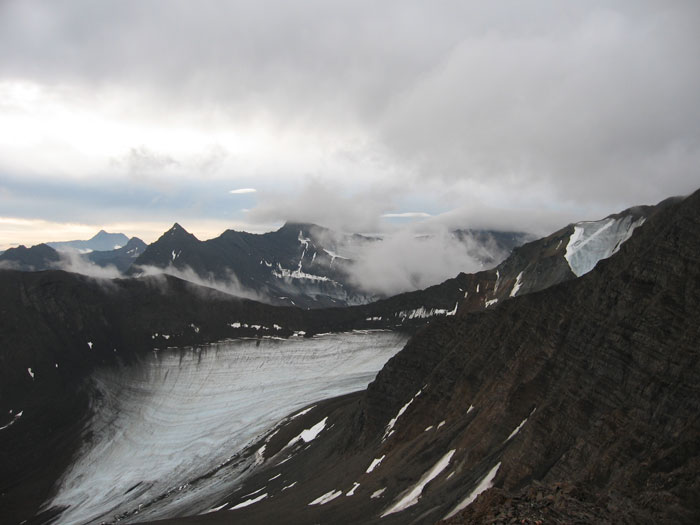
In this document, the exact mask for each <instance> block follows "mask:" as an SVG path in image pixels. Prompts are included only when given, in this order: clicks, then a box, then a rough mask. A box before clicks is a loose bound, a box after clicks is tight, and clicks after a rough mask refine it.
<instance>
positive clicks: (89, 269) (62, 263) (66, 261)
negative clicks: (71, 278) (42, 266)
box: [55, 251, 123, 279]
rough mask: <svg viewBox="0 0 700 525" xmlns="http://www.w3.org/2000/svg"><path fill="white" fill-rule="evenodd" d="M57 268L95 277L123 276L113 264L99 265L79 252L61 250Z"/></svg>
mask: <svg viewBox="0 0 700 525" xmlns="http://www.w3.org/2000/svg"><path fill="white" fill-rule="evenodd" d="M59 257H60V259H59V261H58V262H57V263H56V265H55V266H56V268H57V269H59V270H64V271H66V272H72V273H80V274H83V275H87V276H89V277H92V278H94V279H118V278H119V277H123V276H122V274H121V272H120V271H119V270H117V268H116V267H114V266H112V265H107V266H98V265H96V264H93V263H92V262H90V261H88V260H86V259H84V258H83V257H81V255H80V254H79V253H78V252H71V251H62V252H59Z"/></svg>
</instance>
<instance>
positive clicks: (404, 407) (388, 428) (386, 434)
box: [382, 390, 422, 441]
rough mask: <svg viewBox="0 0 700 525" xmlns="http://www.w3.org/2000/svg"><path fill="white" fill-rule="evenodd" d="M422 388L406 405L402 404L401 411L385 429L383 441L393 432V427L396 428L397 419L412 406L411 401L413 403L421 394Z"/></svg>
mask: <svg viewBox="0 0 700 525" xmlns="http://www.w3.org/2000/svg"><path fill="white" fill-rule="evenodd" d="M421 392H422V390H419V391H418V392H417V393H416V395H415V396H413V397H412V398H411V399H410V400H409V401H408V403H406V404H405V405H404V406H402V407H401V408H400V409H399V413H398V414H396V417H395V418H393V419H391V420H390V421H389V423H388V424H387V426H386V429H385V430H384V437H383V438H382V441H384V440H385V439H386V438H387V437H388V436H389V434H390V433H391V432H392V429H393V428H394V425H395V424H396V421H397V420H398V419H399V418H400V417H401V416H402V415H403V413H404V412H406V409H407V408H408V407H409V406H411V403H413V400H414V399H415V398H417V397H418V396H419V395H420V394H421Z"/></svg>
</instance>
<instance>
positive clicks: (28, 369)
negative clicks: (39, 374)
mask: <svg viewBox="0 0 700 525" xmlns="http://www.w3.org/2000/svg"><path fill="white" fill-rule="evenodd" d="M27 373H28V374H29V375H30V376H32V379H34V372H32V368H31V367H29V368H27Z"/></svg>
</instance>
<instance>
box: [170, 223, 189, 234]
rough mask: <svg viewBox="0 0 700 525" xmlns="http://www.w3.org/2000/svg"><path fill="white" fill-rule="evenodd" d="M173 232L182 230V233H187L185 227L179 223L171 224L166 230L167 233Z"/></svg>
mask: <svg viewBox="0 0 700 525" xmlns="http://www.w3.org/2000/svg"><path fill="white" fill-rule="evenodd" d="M175 232H183V233H189V232H188V231H187V230H186V229H185V228H183V227H182V226H180V224H179V223H177V222H176V223H175V224H173V225H172V226H171V227H170V229H169V230H168V233H175Z"/></svg>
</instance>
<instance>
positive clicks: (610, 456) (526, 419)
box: [181, 192, 700, 525]
mask: <svg viewBox="0 0 700 525" xmlns="http://www.w3.org/2000/svg"><path fill="white" fill-rule="evenodd" d="M699 253H700V192H698V193H696V194H694V195H692V196H691V197H688V198H687V199H685V200H684V201H682V202H680V203H668V204H667V205H665V206H663V207H662V208H661V209H660V210H658V212H656V213H654V214H652V215H651V216H650V217H649V219H648V220H647V222H646V223H645V224H644V225H643V226H642V227H640V228H639V229H638V230H637V232H636V233H635V235H633V236H632V238H631V239H630V240H629V241H628V242H627V243H625V244H624V245H623V246H622V247H621V249H620V251H619V253H617V254H616V255H615V256H614V257H612V258H610V259H609V260H606V261H603V262H601V263H599V264H598V266H597V267H596V268H595V269H594V270H593V271H592V272H590V273H589V274H587V275H585V276H584V277H582V278H580V279H575V280H570V281H567V282H564V283H561V284H559V285H556V286H552V287H550V288H548V289H546V290H543V291H539V292H534V293H530V294H526V295H523V296H519V295H518V296H516V297H514V298H512V299H510V300H507V301H503V303H501V304H498V305H496V306H494V307H493V308H488V309H486V310H483V311H481V312H471V313H467V312H466V311H465V313H464V314H458V315H455V316H447V317H441V318H439V319H435V320H433V322H432V323H430V324H429V325H428V326H427V327H425V328H423V329H422V330H420V331H419V332H418V333H417V334H416V335H415V336H414V337H413V338H412V339H411V340H410V341H409V343H408V344H407V345H406V347H405V348H404V350H402V351H401V352H399V353H398V354H397V355H396V356H395V357H393V358H392V359H391V360H390V361H389V362H388V363H387V365H386V366H385V367H384V368H383V370H382V371H381V372H380V373H379V374H378V376H377V378H376V379H375V381H374V382H373V383H371V384H370V386H369V388H368V389H367V391H366V392H365V393H364V394H357V395H353V396H347V397H346V398H344V399H340V400H336V401H334V402H333V403H328V404H325V405H321V406H318V407H316V408H315V409H314V410H313V411H311V412H310V413H309V414H307V415H306V416H304V417H302V418H298V419H295V420H293V421H291V422H289V423H287V424H285V425H283V426H282V428H280V429H277V432H280V433H282V434H283V435H284V436H285V437H286V436H290V435H294V434H295V433H298V432H299V431H300V430H303V429H305V428H312V427H313V425H316V424H318V422H319V421H324V423H325V427H324V430H323V432H321V433H320V434H319V435H318V436H317V437H316V438H315V439H314V440H313V441H312V442H311V443H309V444H308V445H307V446H305V447H303V448H301V449H300V450H298V451H295V452H294V453H293V454H291V455H290V456H289V457H288V458H286V457H283V456H281V455H278V454H279V452H278V451H276V450H274V449H271V450H270V451H269V452H268V451H266V453H265V458H264V461H263V463H262V465H260V466H259V467H258V472H256V473H255V474H254V475H252V476H251V477H250V478H249V479H247V480H246V481H245V483H244V484H243V485H242V486H241V487H240V488H239V490H237V491H236V492H234V493H232V494H230V495H229V496H228V497H226V498H222V499H221V500H220V501H218V502H216V506H217V507H220V510H218V511H216V512H212V513H211V514H206V515H202V516H197V517H192V518H187V519H183V520H182V521H181V522H182V523H226V522H228V521H230V520H231V519H240V520H241V522H245V523H299V524H302V523H335V524H343V523H348V524H350V523H367V524H371V523H382V524H389V525H392V524H403V523H416V524H432V523H437V522H439V521H440V520H443V519H446V518H448V519H449V520H450V521H448V522H449V523H470V524H471V523H474V524H476V523H538V522H540V523H591V522H593V523H649V524H651V523H697V522H698V521H699V520H700V503H699V502H698V499H697V494H698V493H699V491H700V480H699V478H698V476H697V472H698V469H699V468H700V423H699V422H698V419H697V414H698V413H700V354H699V353H698V351H699V350H698V349H699V348H700V331H698V322H697V321H698V319H700V264H698V262H699V261H698V254H699ZM282 441H284V439H283V440H282ZM261 444H262V443H258V444H256V445H255V446H254V447H253V449H251V453H253V452H252V451H254V450H255V447H259V446H260V445H261ZM282 460H283V461H282ZM273 479H274V481H273ZM277 480H280V485H279V487H278V486H277V485H276V483H277ZM291 482H294V486H293V487H292V488H285V487H288V485H289V484H290V483H291ZM261 487H264V490H265V493H266V494H267V496H266V497H265V499H264V500H261V501H259V502H255V504H248V503H247V501H248V500H247V499H246V498H248V499H250V498H249V496H247V494H249V493H251V492H254V491H256V490H258V489H260V488H261ZM319 498H320V501H322V503H318V500H319ZM313 502H316V503H315V504H311V503H313ZM213 503H214V502H213ZM212 507H213V505H212ZM233 507H238V508H237V509H235V510H233V511H231V510H230V509H232V508H233Z"/></svg>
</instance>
